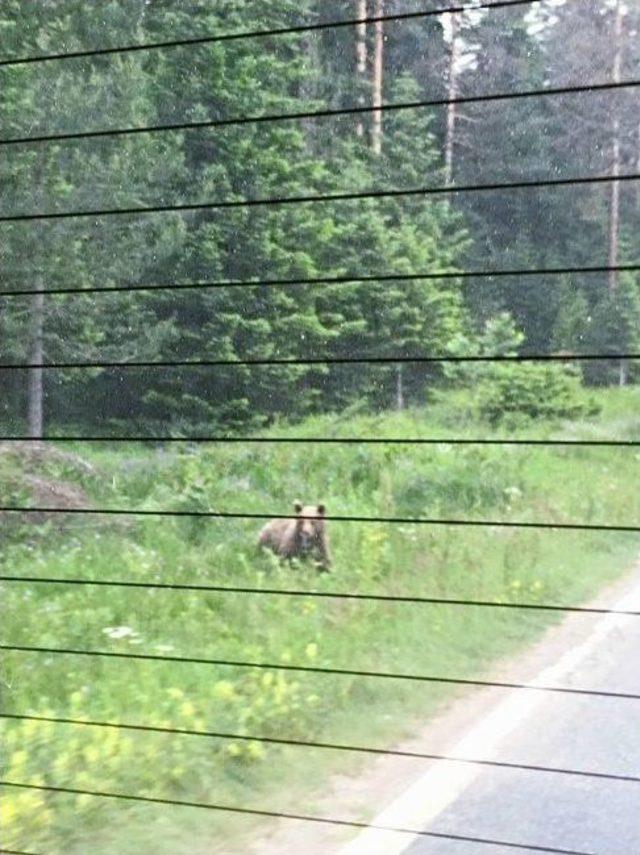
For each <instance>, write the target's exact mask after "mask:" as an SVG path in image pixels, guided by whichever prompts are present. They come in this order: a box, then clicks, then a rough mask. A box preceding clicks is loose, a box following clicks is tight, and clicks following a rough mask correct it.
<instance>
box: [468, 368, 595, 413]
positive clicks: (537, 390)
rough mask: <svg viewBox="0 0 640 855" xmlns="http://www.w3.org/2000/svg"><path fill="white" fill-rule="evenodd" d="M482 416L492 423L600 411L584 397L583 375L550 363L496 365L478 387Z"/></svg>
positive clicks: (574, 370)
mask: <svg viewBox="0 0 640 855" xmlns="http://www.w3.org/2000/svg"><path fill="white" fill-rule="evenodd" d="M477 403H478V412H479V414H480V415H481V416H482V417H483V418H485V419H487V420H488V421H489V422H491V424H498V423H499V422H501V421H507V422H509V423H517V422H519V421H522V420H523V419H552V418H578V417H580V416H587V415H595V414H596V413H597V412H598V410H599V408H598V407H597V405H596V404H595V403H594V401H592V400H589V399H587V398H586V397H585V395H584V392H583V389H582V383H581V376H580V373H579V372H578V371H577V370H576V369H574V368H571V367H569V366H565V365H557V364H550V363H543V364H536V363H515V364H514V363H497V364H494V365H493V366H492V367H491V369H490V370H489V372H488V373H486V374H485V375H484V377H483V379H482V381H481V382H480V384H479V386H478V388H477Z"/></svg>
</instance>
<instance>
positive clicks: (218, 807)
mask: <svg viewBox="0 0 640 855" xmlns="http://www.w3.org/2000/svg"><path fill="white" fill-rule="evenodd" d="M0 786H3V787H16V788H20V789H26V790H39V791H41V792H48V793H61V794H69V795H80V796H95V797H96V798H103V799H124V800H126V801H133V802H145V803H147V804H158V805H170V806H172V807H190V808H203V809H206V810H215V811H222V812H226V813H235V814H245V815H248V816H262V817H273V818H276V819H289V820H297V821H299V822H314V823H320V824H323V825H337V826H342V827H347V828H362V829H366V828H373V829H376V830H379V831H389V832H394V833H397V834H410V835H413V836H418V837H429V838H436V839H438V840H458V841H461V842H465V843H478V844H486V845H488V846H504V847H507V848H509V849H526V850H531V851H534V852H554V853H559V855H592V853H589V852H582V851H579V850H576V849H558V848H555V847H552V846H536V845H532V844H524V843H509V842H507V841H504V840H494V839H489V838H486V837H470V836H465V835H462V834H446V833H445V832H438V831H424V830H423V829H413V828H396V827H393V826H385V825H373V824H369V823H367V822H358V821H356V820H352V819H337V818H335V817H320V816H308V815H306V814H298V813H285V812H283V811H271V810H262V809H258V808H248V807H235V806H233V805H223V804H214V803H211V802H193V801H186V800H184V799H163V798H158V797H152V796H140V795H131V794H127V793H114V792H107V791H103V790H84V789H82V790H81V789H77V788H75V787H53V786H45V785H44V784H28V783H24V782H18V781H7V780H0Z"/></svg>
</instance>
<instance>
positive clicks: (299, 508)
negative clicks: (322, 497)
mask: <svg viewBox="0 0 640 855" xmlns="http://www.w3.org/2000/svg"><path fill="white" fill-rule="evenodd" d="M302 508H303V504H302V502H301V501H300V500H299V499H296V501H295V502H294V503H293V510H294V511H295V512H296V513H297V514H301V513H302Z"/></svg>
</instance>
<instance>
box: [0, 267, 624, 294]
mask: <svg viewBox="0 0 640 855" xmlns="http://www.w3.org/2000/svg"><path fill="white" fill-rule="evenodd" d="M638 270H640V264H614V265H609V264H605V265H582V266H577V267H576V266H573V267H542V268H527V267H525V268H511V269H503V270H460V271H444V272H438V273H383V274H371V275H364V276H356V275H353V274H348V275H344V276H316V277H312V278H307V279H260V280H251V279H248V280H235V281H233V280H219V281H208V282H174V283H167V284H160V285H149V284H144V283H141V284H137V283H136V284H129V285H92V286H89V287H86V288H84V287H82V286H75V287H61V288H45V289H44V293H45V294H47V295H53V294H112V293H128V292H130V291H131V292H137V291H189V290H208V289H216V288H276V287H278V288H287V287H295V286H299V287H302V286H314V285H329V286H331V285H348V284H355V283H365V282H419V281H426V280H436V281H439V280H447V279H461V280H467V279H486V278H503V277H520V276H564V275H571V274H591V273H613V272H615V273H626V272H637V271H638ZM38 293H40V292H39V291H32V290H31V291H26V290H24V289H4V290H0V297H33V295H34V294H38Z"/></svg>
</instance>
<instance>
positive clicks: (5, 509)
mask: <svg viewBox="0 0 640 855" xmlns="http://www.w3.org/2000/svg"><path fill="white" fill-rule="evenodd" d="M0 513H5V514H67V515H80V516H87V515H91V516H96V515H104V516H131V517H173V518H176V519H180V518H186V519H240V520H272V519H284V520H289V519H293V520H295V519H298V517H297V516H296V515H294V514H262V513H247V512H244V513H241V512H239V511H170V510H146V509H140V508H55V507H54V508H52V507H40V506H38V507H23V506H21V505H0ZM305 518H306V519H309V520H314V519H317V520H326V521H331V522H355V523H384V524H402V525H434V526H436V525H438V526H461V527H480V528H530V529H542V530H548V529H557V530H559V531H608V532H609V531H610V532H633V533H636V532H640V525H620V524H616V525H605V524H596V523H560V522H524V521H521V520H474V519H468V520H462V519H453V518H452V519H443V518H432V517H364V516H333V515H331V516H330V515H325V516H313V515H311V514H309V515H306V516H305Z"/></svg>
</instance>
